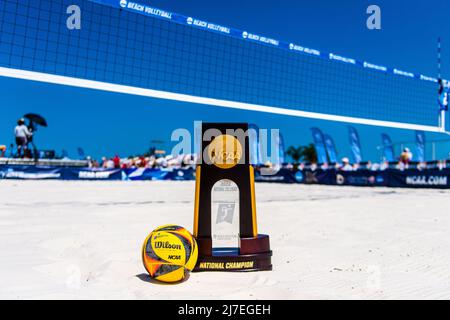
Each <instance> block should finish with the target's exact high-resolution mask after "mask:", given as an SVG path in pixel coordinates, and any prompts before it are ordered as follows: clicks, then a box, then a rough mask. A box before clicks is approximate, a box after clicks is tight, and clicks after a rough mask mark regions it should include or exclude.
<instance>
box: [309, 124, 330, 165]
mask: <svg viewBox="0 0 450 320" xmlns="http://www.w3.org/2000/svg"><path fill="white" fill-rule="evenodd" d="M311 132H312V136H313V141H314V147H315V148H316V153H317V161H318V162H319V163H327V162H328V157H327V150H326V147H325V141H324V138H323V133H322V131H321V130H320V129H319V128H311Z"/></svg>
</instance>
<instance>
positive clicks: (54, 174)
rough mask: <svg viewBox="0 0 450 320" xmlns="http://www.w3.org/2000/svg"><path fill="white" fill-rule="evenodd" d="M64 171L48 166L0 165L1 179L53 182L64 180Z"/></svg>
mask: <svg viewBox="0 0 450 320" xmlns="http://www.w3.org/2000/svg"><path fill="white" fill-rule="evenodd" d="M62 177H63V169H62V168H55V167H47V166H16V165H0V179H19V180H52V179H62Z"/></svg>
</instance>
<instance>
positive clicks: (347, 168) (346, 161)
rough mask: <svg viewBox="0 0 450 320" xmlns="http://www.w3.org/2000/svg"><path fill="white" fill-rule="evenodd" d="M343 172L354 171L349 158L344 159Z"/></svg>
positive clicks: (341, 168)
mask: <svg viewBox="0 0 450 320" xmlns="http://www.w3.org/2000/svg"><path fill="white" fill-rule="evenodd" d="M340 170H342V171H353V167H352V165H351V164H350V160H349V159H348V158H342V165H341V167H340Z"/></svg>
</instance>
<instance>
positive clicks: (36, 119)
mask: <svg viewBox="0 0 450 320" xmlns="http://www.w3.org/2000/svg"><path fill="white" fill-rule="evenodd" d="M23 117H24V118H25V119H28V120H30V121H31V122H33V123H36V124H38V125H40V126H43V127H46V126H47V120H45V119H44V118H43V117H42V116H40V115H38V114H34V113H27V114H26V115H24V116H23Z"/></svg>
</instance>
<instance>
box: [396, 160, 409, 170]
mask: <svg viewBox="0 0 450 320" xmlns="http://www.w3.org/2000/svg"><path fill="white" fill-rule="evenodd" d="M407 166H408V164H405V163H404V162H403V161H402V160H400V161H399V162H398V163H397V165H396V166H395V169H397V170H400V171H403V170H405V169H408V167H407Z"/></svg>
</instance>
